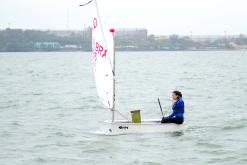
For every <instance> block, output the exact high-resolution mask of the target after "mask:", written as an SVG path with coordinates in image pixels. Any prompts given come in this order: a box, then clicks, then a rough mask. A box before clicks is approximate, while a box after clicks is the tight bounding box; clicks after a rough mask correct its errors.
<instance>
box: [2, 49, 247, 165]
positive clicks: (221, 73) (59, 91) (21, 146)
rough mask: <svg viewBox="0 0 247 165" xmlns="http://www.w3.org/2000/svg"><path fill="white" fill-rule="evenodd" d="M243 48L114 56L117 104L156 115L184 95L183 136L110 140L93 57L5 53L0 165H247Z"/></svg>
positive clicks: (246, 68)
mask: <svg viewBox="0 0 247 165" xmlns="http://www.w3.org/2000/svg"><path fill="white" fill-rule="evenodd" d="M246 62H247V52H246V51H232V52H224V51H218V52H120V53H117V67H116V69H117V107H118V109H119V110H120V111H121V112H122V113H124V114H125V115H128V114H129V111H130V110H132V109H136V108H140V109H142V117H143V118H159V117H160V112H159V107H158V103H157V97H160V98H161V102H162V104H163V105H164V106H169V105H170V104H171V101H170V99H169V95H170V92H171V91H172V90H174V89H179V90H181V91H182V92H183V95H184V100H185V103H186V124H185V125H186V126H185V129H184V131H183V132H179V133H178V132H177V133H176V132H174V133H163V134H136V135H134V134H133V135H121V136H104V135H102V134H98V133H96V132H97V131H98V130H99V128H98V127H99V125H100V122H101V121H104V120H106V119H109V118H110V112H109V110H106V109H103V108H102V106H101V104H100V103H99V102H98V100H97V97H96V90H95V85H94V79H93V78H94V77H93V72H92V67H91V64H92V63H91V56H90V53H1V54H0V73H1V74H0V94H1V97H0V113H1V115H0V164H1V165H9V164H11V165H36V164H38V165H39V164H47V165H68V164H69V165H79V164H80V165H81V164H89V165H90V164H102V165H109V164H119V165H127V164H131V165H132V164H141V165H142V164H144V165H159V164H171V165H180V164H217V165H218V164H219V165H221V164H222V165H227V164H229V165H232V164H238V165H246V164H247V138H246V135H247V109H246V107H247V99H246V94H247V65H246Z"/></svg>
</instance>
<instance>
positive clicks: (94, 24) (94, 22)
mask: <svg viewBox="0 0 247 165" xmlns="http://www.w3.org/2000/svg"><path fill="white" fill-rule="evenodd" d="M97 25H98V21H97V18H94V19H93V28H94V29H96V27H97Z"/></svg>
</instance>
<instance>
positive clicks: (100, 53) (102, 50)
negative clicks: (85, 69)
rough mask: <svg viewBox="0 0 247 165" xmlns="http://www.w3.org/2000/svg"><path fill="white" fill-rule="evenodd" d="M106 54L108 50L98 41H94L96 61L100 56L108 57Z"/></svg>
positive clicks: (94, 57)
mask: <svg viewBox="0 0 247 165" xmlns="http://www.w3.org/2000/svg"><path fill="white" fill-rule="evenodd" d="M106 55H107V50H106V49H105V48H104V47H103V46H102V45H100V44H99V43H98V42H94V44H93V59H94V63H96V61H97V57H98V56H99V57H101V58H104V59H106Z"/></svg>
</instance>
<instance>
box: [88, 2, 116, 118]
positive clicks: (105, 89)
mask: <svg viewBox="0 0 247 165" xmlns="http://www.w3.org/2000/svg"><path fill="white" fill-rule="evenodd" d="M94 3H95V8H96V10H95V17H94V18H93V29H92V50H93V61H94V74H95V82H96V88H97V92H98V96H99V98H100V100H101V102H102V103H103V104H104V105H105V106H106V107H107V108H110V109H111V110H112V112H113V117H112V118H113V121H114V110H115V78H114V76H115V75H114V72H115V71H114V69H115V66H114V65H115V64H114V61H115V59H114V58H115V57H114V41H113V33H110V31H109V28H108V27H107V26H106V22H104V21H103V20H101V17H100V12H99V8H98V7H99V6H98V3H97V1H96V0H94Z"/></svg>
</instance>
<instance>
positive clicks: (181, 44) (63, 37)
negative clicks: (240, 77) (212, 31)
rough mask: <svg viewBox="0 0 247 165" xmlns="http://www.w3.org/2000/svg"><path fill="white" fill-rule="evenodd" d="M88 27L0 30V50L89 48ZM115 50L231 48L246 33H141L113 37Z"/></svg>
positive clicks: (242, 42)
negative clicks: (196, 35) (208, 35)
mask: <svg viewBox="0 0 247 165" xmlns="http://www.w3.org/2000/svg"><path fill="white" fill-rule="evenodd" d="M91 38H92V36H91V28H87V29H85V30H84V31H41V30H21V29H6V30H0V52H20V51H91ZM116 49H117V50H119V51H143V50H148V51H151V50H171V51H172V50H223V49H224V50H233V49H247V37H246V36H244V35H239V36H234V37H233V36H232V37H226V36H223V37H222V36H220V37H216V38H213V39H212V38H208V39H207V38H204V39H200V40H199V39H195V38H191V37H186V36H185V37H181V36H178V35H171V36H154V35H149V36H143V37H136V38H135V37H134V38H133V36H132V38H128V37H126V36H124V37H116Z"/></svg>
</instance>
